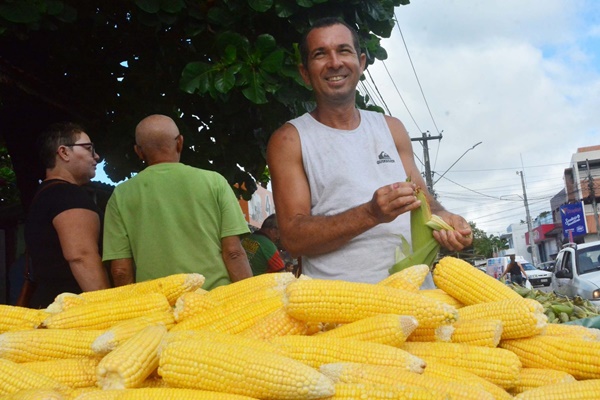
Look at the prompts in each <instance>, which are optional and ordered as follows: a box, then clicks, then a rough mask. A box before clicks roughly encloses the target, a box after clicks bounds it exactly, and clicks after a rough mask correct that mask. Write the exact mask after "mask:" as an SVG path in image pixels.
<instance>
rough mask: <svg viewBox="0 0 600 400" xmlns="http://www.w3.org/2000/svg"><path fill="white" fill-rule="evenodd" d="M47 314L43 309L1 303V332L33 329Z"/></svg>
mask: <svg viewBox="0 0 600 400" xmlns="http://www.w3.org/2000/svg"><path fill="white" fill-rule="evenodd" d="M47 316H48V313H47V312H45V311H43V310H35V309H32V308H27V307H17V306H9V305H6V304H0V333H2V332H8V331H17V330H19V331H20V330H25V329H33V328H35V327H36V326H38V325H39V324H40V323H41V322H42V321H43V320H44V318H46V317H47Z"/></svg>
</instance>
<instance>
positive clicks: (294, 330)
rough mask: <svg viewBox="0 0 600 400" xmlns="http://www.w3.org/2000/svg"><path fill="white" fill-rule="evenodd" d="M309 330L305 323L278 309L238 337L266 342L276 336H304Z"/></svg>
mask: <svg viewBox="0 0 600 400" xmlns="http://www.w3.org/2000/svg"><path fill="white" fill-rule="evenodd" d="M309 328H310V327H309V324H308V323H307V322H305V321H300V320H299V319H296V318H294V317H292V316H291V315H289V314H288V313H287V312H286V311H285V310H284V309H283V308H280V309H278V310H275V311H273V312H272V313H270V314H268V315H265V316H264V317H262V318H261V319H259V320H257V321H256V323H254V324H253V325H252V326H250V327H249V328H247V329H245V330H243V331H242V332H241V333H240V335H241V336H245V337H249V338H254V339H260V340H267V339H270V338H273V337H276V336H285V335H306V334H308V332H309Z"/></svg>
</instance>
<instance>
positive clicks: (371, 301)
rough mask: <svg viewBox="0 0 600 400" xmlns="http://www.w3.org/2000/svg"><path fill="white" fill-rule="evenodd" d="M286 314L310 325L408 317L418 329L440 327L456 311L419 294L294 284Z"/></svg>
mask: <svg viewBox="0 0 600 400" xmlns="http://www.w3.org/2000/svg"><path fill="white" fill-rule="evenodd" d="M284 302H285V309H286V311H287V312H288V313H289V314H290V315H291V316H292V317H294V318H298V319H300V320H303V321H309V322H333V323H348V322H354V321H357V320H359V319H362V318H366V317H371V316H373V315H377V314H384V313H388V314H398V315H411V316H413V317H415V318H416V319H417V321H418V323H419V326H425V327H430V326H439V325H442V324H448V323H452V322H454V321H455V320H456V318H457V311H456V309H455V308H453V307H451V306H449V305H447V304H444V303H441V302H439V301H437V300H433V299H430V298H428V297H424V296H420V295H419V294H418V293H412V292H408V291H406V290H402V289H395V288H391V287H387V286H384V285H373V284H368V283H356V282H346V281H333V280H324V279H310V280H297V281H296V282H293V283H291V284H289V285H288V287H287V289H286V296H285V299H284Z"/></svg>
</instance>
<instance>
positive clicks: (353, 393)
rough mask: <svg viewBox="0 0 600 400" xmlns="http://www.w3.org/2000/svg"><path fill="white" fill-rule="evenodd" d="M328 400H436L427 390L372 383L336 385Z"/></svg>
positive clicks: (437, 397)
mask: <svg viewBox="0 0 600 400" xmlns="http://www.w3.org/2000/svg"><path fill="white" fill-rule="evenodd" d="M328 399H330V400H355V399H369V400H384V399H385V400H387V399H393V400H437V399H440V397H439V396H436V395H435V394H434V393H432V392H431V391H430V390H429V389H426V388H424V387H420V386H408V385H381V384H374V383H336V384H335V395H333V396H332V397H330V398H328Z"/></svg>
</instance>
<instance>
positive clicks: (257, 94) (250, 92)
mask: <svg viewBox="0 0 600 400" xmlns="http://www.w3.org/2000/svg"><path fill="white" fill-rule="evenodd" d="M242 93H243V94H244V97H246V98H247V99H248V100H250V101H251V102H253V103H254V104H265V103H267V96H266V92H265V90H264V88H263V87H262V86H260V85H259V84H258V83H257V82H256V81H251V82H250V86H248V87H247V88H245V89H244V90H242Z"/></svg>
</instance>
